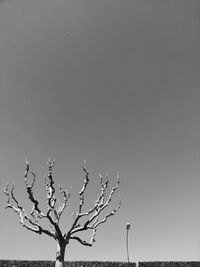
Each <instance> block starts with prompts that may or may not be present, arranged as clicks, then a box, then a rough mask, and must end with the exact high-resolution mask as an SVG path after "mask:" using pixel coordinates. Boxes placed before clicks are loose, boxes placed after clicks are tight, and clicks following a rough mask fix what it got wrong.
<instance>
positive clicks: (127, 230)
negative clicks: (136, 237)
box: [126, 223, 131, 264]
mask: <svg viewBox="0 0 200 267" xmlns="http://www.w3.org/2000/svg"><path fill="white" fill-rule="evenodd" d="M130 228H131V224H130V223H127V224H126V252H127V261H128V264H129V251H128V232H129V230H130Z"/></svg>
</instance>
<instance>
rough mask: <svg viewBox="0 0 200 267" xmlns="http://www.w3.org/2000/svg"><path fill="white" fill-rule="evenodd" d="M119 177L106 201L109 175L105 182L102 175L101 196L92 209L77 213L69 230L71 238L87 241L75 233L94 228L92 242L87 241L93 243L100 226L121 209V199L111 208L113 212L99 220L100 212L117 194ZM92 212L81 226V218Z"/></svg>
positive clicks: (81, 241)
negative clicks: (75, 235)
mask: <svg viewBox="0 0 200 267" xmlns="http://www.w3.org/2000/svg"><path fill="white" fill-rule="evenodd" d="M117 178H118V181H117V185H116V186H115V187H113V188H112V189H111V192H110V194H109V197H108V199H107V201H106V202H105V192H106V189H107V188H108V176H107V179H106V182H105V183H103V178H102V177H101V176H100V185H101V193H100V195H99V197H98V198H97V200H96V202H95V205H94V207H93V208H92V209H90V210H89V211H88V212H85V213H77V214H76V215H75V221H74V223H73V225H72V227H71V229H70V231H69V232H68V235H69V236H70V238H72V239H76V240H77V241H79V242H80V243H81V244H83V243H85V241H83V240H82V239H81V238H80V237H78V238H77V237H74V236H73V235H74V234H75V233H78V232H81V231H85V230H93V233H92V237H91V241H90V243H87V242H86V243H87V245H88V244H89V245H92V244H93V242H95V236H96V232H97V228H98V226H99V225H101V224H103V223H105V222H106V221H107V219H108V218H109V217H111V216H113V215H114V214H115V213H116V212H117V211H118V210H119V208H120V206H121V201H120V202H119V204H118V205H117V207H116V208H115V209H113V210H111V212H109V213H107V214H106V215H105V217H104V218H103V219H102V220H99V216H100V214H101V213H102V211H103V210H104V209H105V208H106V207H108V206H109V204H110V202H111V200H112V198H113V195H114V194H115V192H116V190H117V189H118V188H119V185H120V179H119V175H117ZM92 213H94V214H93V215H92V216H91V217H90V218H89V219H88V220H87V221H86V222H85V223H84V224H83V226H81V225H80V224H79V223H78V221H79V220H80V218H82V217H83V216H86V215H88V216H89V215H90V214H92Z"/></svg>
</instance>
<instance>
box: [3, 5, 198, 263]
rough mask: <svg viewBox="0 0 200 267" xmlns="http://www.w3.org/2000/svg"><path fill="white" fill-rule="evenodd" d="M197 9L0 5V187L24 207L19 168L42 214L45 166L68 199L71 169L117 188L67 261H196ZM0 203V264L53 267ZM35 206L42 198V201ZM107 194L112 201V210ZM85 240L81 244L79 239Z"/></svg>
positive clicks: (50, 253) (93, 186) (43, 245)
mask: <svg viewBox="0 0 200 267" xmlns="http://www.w3.org/2000/svg"><path fill="white" fill-rule="evenodd" d="M199 8H200V6H199V0H165V1H160V0H151V1H150V0H124V1H121V0H56V1H55V0H34V1H33V0H17V1H16V0H7V1H1V3H0V185H1V188H2V189H3V187H4V185H5V184H6V183H7V182H9V183H12V182H13V181H14V182H15V186H16V191H15V194H16V197H17V199H18V200H19V201H20V203H25V207H26V209H27V211H28V210H31V205H30V204H29V203H28V202H27V200H26V192H25V190H24V183H23V175H24V171H25V162H24V159H25V157H27V159H28V160H29V162H30V165H31V167H32V168H33V169H34V170H35V172H36V173H37V174H38V179H37V184H36V186H35V191H34V192H35V196H37V198H38V199H40V200H41V201H43V203H44V204H43V207H45V194H46V193H45V188H44V187H43V183H44V177H45V175H46V174H47V168H46V161H47V160H48V157H49V156H51V157H52V158H55V159H56V165H55V169H54V174H55V179H56V182H57V183H58V184H62V185H63V186H64V187H65V188H66V187H67V188H70V186H72V187H73V189H72V198H71V205H70V206H69V208H68V210H66V212H65V215H64V216H63V221H62V229H63V230H64V229H67V227H69V225H70V222H71V213H72V211H73V210H75V211H76V205H75V204H77V203H78V202H77V196H78V195H77V194H78V192H79V190H80V188H81V186H82V182H83V178H84V176H83V173H82V170H81V166H82V163H83V161H84V160H87V168H88V171H89V172H90V174H91V176H90V177H91V183H90V186H89V188H88V195H87V196H88V198H87V205H88V204H90V203H91V205H92V204H93V201H94V200H95V194H97V193H98V192H99V191H98V175H99V173H100V172H101V173H102V174H103V175H104V176H105V175H106V173H108V174H109V177H110V186H112V185H114V184H115V182H116V174H117V172H118V171H119V172H120V176H121V186H120V191H119V193H120V197H121V200H122V206H121V209H120V211H119V213H117V214H116V215H115V217H111V218H110V220H109V221H108V222H107V224H105V225H103V226H102V227H101V228H100V229H99V231H98V232H97V242H96V243H95V244H94V246H93V247H92V248H88V247H83V246H81V245H80V244H79V243H76V242H75V241H74V242H71V243H70V245H69V247H68V248H67V251H66V260H102V261H103V260H111V261H125V260H126V250H125V234H126V232H125V225H126V223H127V222H130V223H131V229H130V236H129V237H130V240H129V241H130V242H129V245H130V260H131V261H146V260H150V261H151V260H200V104H199V103H200V87H199V85H200V78H199V70H200V53H199V52H200V50H199V48H200V43H199V40H200V39H199V38H200V36H199V32H200V28H199V26H200V25H199V23H200V21H199V19H200V13H199V11H200V9H199ZM2 189H1V192H0V198H1V202H0V203H1V204H0V213H1V222H0V237H1V239H0V258H1V259H5V258H6V259H21V260H22V259H30V260H31V259H34V260H37V259H43V260H47V259H49V260H54V259H55V252H56V243H55V241H54V240H53V239H50V238H49V237H48V236H44V235H42V236H39V235H37V234H34V233H32V232H29V231H27V230H26V229H23V228H22V227H21V226H20V224H19V220H18V217H17V215H16V214H14V212H12V211H11V210H7V211H6V210H5V209H4V206H5V204H6V199H5V197H4V195H3V193H2ZM43 194H44V196H43ZM118 199H119V195H118V193H117V194H116V196H115V198H114V199H113V203H112V206H111V208H112V207H115V205H116V204H117V202H118ZM88 238H90V237H89V236H88Z"/></svg>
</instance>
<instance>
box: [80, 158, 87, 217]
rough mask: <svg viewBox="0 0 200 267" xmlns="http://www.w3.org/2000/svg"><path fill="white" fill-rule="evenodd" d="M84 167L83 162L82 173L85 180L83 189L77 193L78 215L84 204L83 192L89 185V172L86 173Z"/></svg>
mask: <svg viewBox="0 0 200 267" xmlns="http://www.w3.org/2000/svg"><path fill="white" fill-rule="evenodd" d="M85 165H86V161H84V164H83V171H84V172H85V180H84V182H83V187H82V189H81V191H80V192H79V198H80V203H79V214H80V213H81V211H82V207H83V204H84V193H85V190H86V188H87V186H88V183H89V172H88V171H87V169H86V167H85Z"/></svg>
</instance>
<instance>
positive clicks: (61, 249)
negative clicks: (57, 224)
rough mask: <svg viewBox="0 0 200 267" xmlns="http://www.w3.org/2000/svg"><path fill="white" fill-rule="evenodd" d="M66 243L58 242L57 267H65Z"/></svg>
mask: <svg viewBox="0 0 200 267" xmlns="http://www.w3.org/2000/svg"><path fill="white" fill-rule="evenodd" d="M65 248H66V243H65V242H64V241H58V246H57V252H56V263H55V267H64V260H65Z"/></svg>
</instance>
